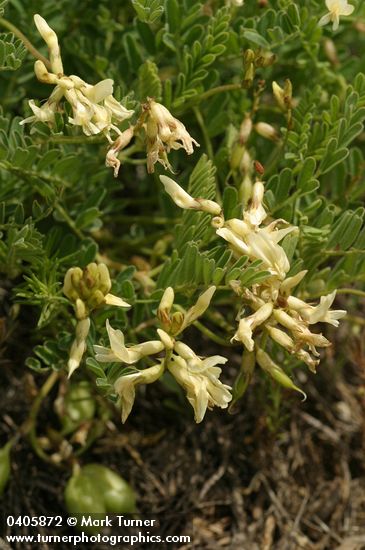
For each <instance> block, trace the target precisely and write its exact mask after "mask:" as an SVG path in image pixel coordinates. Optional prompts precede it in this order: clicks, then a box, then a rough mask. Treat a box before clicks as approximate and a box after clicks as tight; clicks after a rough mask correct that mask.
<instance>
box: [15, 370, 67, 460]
mask: <svg viewBox="0 0 365 550" xmlns="http://www.w3.org/2000/svg"><path fill="white" fill-rule="evenodd" d="M58 376H59V373H58V372H57V371H53V372H52V374H50V375H49V377H48V378H47V380H46V381H45V383H44V384H43V386H42V387H41V389H40V390H39V392H38V395H37V397H36V398H35V400H34V401H33V405H32V407H31V409H30V412H29V416H28V419H27V420H26V422H25V424H24V428H23V431H24V433H25V434H27V435H28V437H29V441H30V443H31V445H32V447H33V449H34V451H35V453H36V454H37V456H39V458H41V459H42V460H44V461H45V462H51V459H50V457H49V456H48V455H47V454H46V453H45V452H44V451H43V449H42V448H41V447H40V446H39V443H38V438H37V416H38V413H39V410H40V408H41V405H42V402H43V400H44V399H45V397H46V396H47V395H48V394H49V392H50V391H51V389H52V388H53V386H54V385H55V383H56V382H57V380H58Z"/></svg>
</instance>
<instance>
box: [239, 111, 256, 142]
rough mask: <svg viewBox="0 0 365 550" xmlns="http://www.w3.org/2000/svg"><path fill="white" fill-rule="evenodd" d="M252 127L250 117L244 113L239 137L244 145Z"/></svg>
mask: <svg viewBox="0 0 365 550" xmlns="http://www.w3.org/2000/svg"><path fill="white" fill-rule="evenodd" d="M252 127H253V124H252V118H251V116H250V115H249V114H246V116H245V118H244V119H243V122H242V123H241V126H240V133H239V139H240V144H241V145H245V144H246V143H247V142H248V140H249V137H250V135H251V132H252Z"/></svg>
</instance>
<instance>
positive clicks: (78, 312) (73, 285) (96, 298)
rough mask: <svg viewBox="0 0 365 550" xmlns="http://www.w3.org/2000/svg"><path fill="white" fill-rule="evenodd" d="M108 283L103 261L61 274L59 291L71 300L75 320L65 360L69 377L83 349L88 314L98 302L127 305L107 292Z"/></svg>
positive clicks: (87, 332)
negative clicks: (72, 340)
mask: <svg viewBox="0 0 365 550" xmlns="http://www.w3.org/2000/svg"><path fill="white" fill-rule="evenodd" d="M111 286H112V284H111V280H110V275H109V271H108V268H107V267H106V265H105V264H96V263H91V264H89V265H87V266H86V267H85V268H84V269H83V270H82V269H81V268H80V267H71V268H70V269H69V270H68V271H67V273H66V275H65V280H64V284H63V293H64V294H65V296H67V298H68V299H69V300H70V301H71V302H73V304H74V310H75V316H76V319H77V324H76V337H75V340H74V342H73V344H72V346H71V350H70V356H69V360H68V376H69V377H70V376H71V375H72V373H73V372H74V371H75V370H76V369H77V368H78V367H79V366H80V363H81V360H82V357H83V355H84V352H85V350H86V338H87V336H88V334H89V329H90V318H89V315H90V313H91V312H92V311H93V310H94V309H96V308H98V307H100V306H102V305H113V306H118V307H124V308H128V307H130V305H129V304H127V302H125V301H124V300H122V299H121V298H118V296H114V295H113V294H110V293H109V291H110V289H111Z"/></svg>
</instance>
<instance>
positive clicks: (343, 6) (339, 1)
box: [318, 0, 355, 31]
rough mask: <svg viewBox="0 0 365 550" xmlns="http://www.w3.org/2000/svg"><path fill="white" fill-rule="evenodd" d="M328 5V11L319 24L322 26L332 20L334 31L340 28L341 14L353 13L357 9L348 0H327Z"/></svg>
mask: <svg viewBox="0 0 365 550" xmlns="http://www.w3.org/2000/svg"><path fill="white" fill-rule="evenodd" d="M326 6H327V8H328V13H326V15H324V16H323V17H321V19H320V20H319V23H318V25H319V26H320V27H322V26H323V25H327V23H329V22H330V21H332V23H333V25H332V29H333V30H334V31H335V30H337V29H338V26H339V24H340V17H341V15H351V14H352V12H353V11H354V9H355V6H353V5H352V4H349V3H348V2H347V0H326Z"/></svg>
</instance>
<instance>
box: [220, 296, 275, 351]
mask: <svg viewBox="0 0 365 550" xmlns="http://www.w3.org/2000/svg"><path fill="white" fill-rule="evenodd" d="M273 309H274V306H273V304H272V303H267V304H264V305H263V306H261V307H260V308H259V309H258V310H257V311H255V313H253V314H252V315H250V316H249V317H246V318H244V319H241V320H240V322H239V324H238V329H237V332H236V334H235V335H234V336H233V338H232V340H231V342H233V341H234V340H238V341H239V342H242V343H243V344H244V346H245V347H246V348H247V349H248V351H253V349H254V346H255V342H254V340H253V338H252V333H253V331H254V330H255V328H256V327H258V326H259V325H261V324H262V323H264V322H265V321H267V319H268V318H269V317H270V316H271V314H272V311H273Z"/></svg>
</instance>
